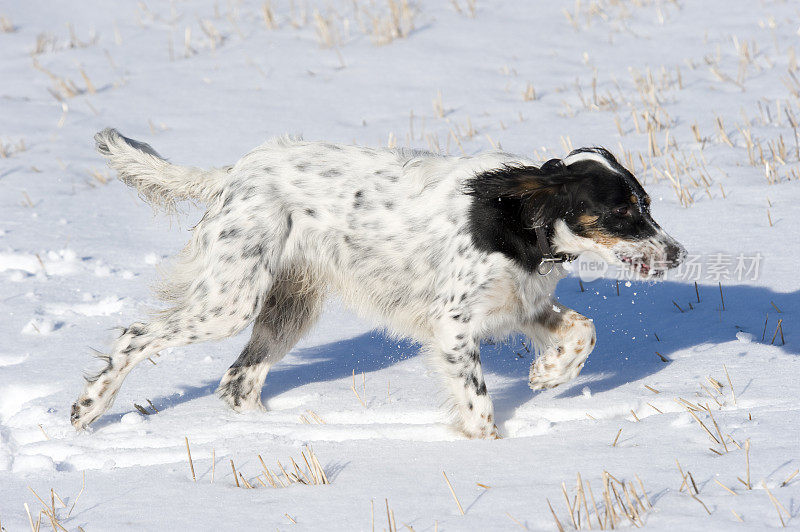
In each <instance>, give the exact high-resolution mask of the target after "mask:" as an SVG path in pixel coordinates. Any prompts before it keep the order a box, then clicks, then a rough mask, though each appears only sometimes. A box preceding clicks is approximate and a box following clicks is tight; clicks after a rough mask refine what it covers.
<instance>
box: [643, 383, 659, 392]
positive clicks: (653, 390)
mask: <svg viewBox="0 0 800 532" xmlns="http://www.w3.org/2000/svg"><path fill="white" fill-rule="evenodd" d="M644 387H645V388H647V389H648V390H650V391H651V392H653V393H661V392H660V391H658V390H656V389H655V388H653V387H652V386H648V385H647V384H645V385H644Z"/></svg>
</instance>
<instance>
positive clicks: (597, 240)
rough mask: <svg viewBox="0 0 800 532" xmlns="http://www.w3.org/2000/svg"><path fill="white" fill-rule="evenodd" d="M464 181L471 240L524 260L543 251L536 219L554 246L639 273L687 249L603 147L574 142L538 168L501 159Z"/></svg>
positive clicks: (661, 266)
mask: <svg viewBox="0 0 800 532" xmlns="http://www.w3.org/2000/svg"><path fill="white" fill-rule="evenodd" d="M467 187H468V188H467V193H468V194H470V195H472V196H474V197H475V201H474V202H473V206H472V209H471V213H470V224H471V229H472V233H473V237H474V239H475V242H476V244H477V245H478V246H479V247H481V248H483V249H487V250H488V249H491V250H492V251H500V252H502V253H504V254H506V255H507V256H510V257H511V258H513V259H515V260H517V261H518V262H520V263H522V264H523V265H525V266H526V267H529V268H530V267H534V268H535V267H536V266H537V265H538V264H539V262H540V261H541V259H542V253H541V249H542V246H541V245H540V243H538V242H536V238H537V236H536V233H537V232H536V231H534V230H533V229H534V228H535V227H537V226H539V227H542V228H543V229H544V232H543V233H542V232H541V231H540V232H539V233H540V234H546V235H547V239H548V242H547V244H548V246H549V248H550V249H552V251H553V252H554V253H556V254H564V255H579V254H580V253H582V252H585V251H592V252H594V253H596V254H598V255H599V256H601V257H602V258H603V259H604V260H605V261H607V262H609V263H611V264H617V265H620V266H621V267H625V268H628V269H630V270H632V271H633V273H634V274H636V275H638V276H640V277H645V278H652V277H657V276H660V275H662V274H663V273H664V272H665V271H666V270H668V269H670V268H674V267H676V266H678V265H679V264H680V263H681V262H682V260H683V259H684V257H685V254H686V252H685V250H684V249H683V247H682V246H681V245H680V244H679V243H678V242H677V241H676V240H675V239H673V238H672V237H670V236H669V235H668V234H667V233H666V232H664V230H663V229H661V227H659V225H658V224H657V223H656V222H655V220H653V218H652V216H651V215H650V196H648V195H647V193H646V192H645V190H644V189H643V188H642V186H641V185H640V184H639V182H638V181H637V180H636V178H635V177H634V176H633V175H632V174H631V173H630V172H629V171H627V170H626V169H625V168H623V167H622V165H620V164H619V163H618V162H617V160H616V159H615V158H614V156H613V155H611V153H609V152H608V151H606V150H604V149H602V148H582V149H579V150H575V151H573V152H572V153H570V154H569V155H568V156H567V157H566V158H564V159H551V160H549V161H547V162H546V163H544V164H543V165H542V166H541V167H539V168H536V167H532V166H505V167H503V168H500V169H498V170H493V171H490V172H486V173H483V174H480V175H477V176H475V177H474V178H473V179H471V180H470V181H469V182H468V184H467Z"/></svg>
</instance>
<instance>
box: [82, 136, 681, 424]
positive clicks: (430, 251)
mask: <svg viewBox="0 0 800 532" xmlns="http://www.w3.org/2000/svg"><path fill="white" fill-rule="evenodd" d="M95 140H96V142H97V149H98V151H99V152H100V153H101V154H102V155H104V156H105V157H106V158H107V159H108V162H109V165H110V166H111V167H112V168H113V169H114V170H116V171H117V172H118V174H119V177H120V179H121V180H122V181H123V182H125V183H126V184H128V185H130V186H132V187H134V188H136V189H137V190H138V191H139V193H140V195H141V196H142V197H143V198H144V199H145V200H147V201H148V202H150V203H151V204H153V205H155V206H159V207H162V208H164V209H165V210H167V211H171V210H173V209H174V208H175V206H176V202H179V201H182V200H195V201H198V202H202V203H204V204H205V205H206V209H207V210H206V212H205V215H204V216H203V218H202V220H201V221H200V222H199V223H198V224H197V226H196V227H195V228H194V229H193V234H192V238H191V241H190V242H189V244H188V245H187V246H186V248H185V249H184V250H183V251H182V252H181V254H180V255H179V257H178V258H177V260H176V263H175V265H174V267H173V269H172V271H171V272H170V273H169V274H168V275H167V276H166V278H165V280H164V283H163V285H162V286H161V289H160V291H159V294H160V296H161V297H162V298H163V299H164V300H165V301H166V302H167V303H168V304H169V306H168V307H167V308H166V309H164V310H162V311H160V312H159V313H157V314H156V315H154V316H153V317H152V319H151V320H150V321H148V322H146V323H133V324H132V325H130V326H129V327H127V328H126V329H124V330H123V332H122V334H121V335H120V336H119V338H117V339H116V341H115V342H114V344H113V346H112V347H111V351H110V353H109V354H108V355H107V356H105V357H103V358H104V359H105V361H106V366H105V367H104V368H103V369H102V370H101V371H100V372H99V373H98V374H97V375H95V376H93V377H91V378H89V379H87V383H86V387H85V389H84V391H83V394H82V395H81V396H80V397H79V398H78V400H77V401H76V402H75V404H74V405H73V406H72V411H71V421H72V424H73V425H74V426H75V427H76V428H77V429H83V428H85V427H87V426H88V425H89V424H90V423H92V422H93V421H95V420H96V419H97V418H98V417H99V416H100V415H101V414H103V412H105V411H106V410H107V409H108V408H109V407H110V406H111V404H112V402H113V401H114V397H115V396H116V394H117V391H118V390H119V388H120V385H121V384H122V381H123V380H124V378H125V376H126V375H127V374H128V372H130V371H131V370H132V369H133V367H134V366H135V365H136V364H138V363H139V362H142V361H143V360H145V359H146V358H148V357H150V356H153V355H154V354H156V353H158V352H159V351H161V350H163V349H165V348H167V347H173V346H180V345H186V344H191V343H194V342H202V341H206V340H218V339H221V338H225V337H229V336H232V335H235V334H236V333H238V332H240V331H241V330H243V329H244V328H245V327H247V326H248V324H250V323H251V322H252V323H253V332H252V336H251V337H250V340H249V342H248V343H247V345H246V347H245V348H244V350H243V351H242V353H241V354H240V355H239V358H238V359H237V360H236V361H235V362H234V363H233V365H232V366H231V367H230V368H229V369H228V371H227V372H226V373H225V375H224V376H223V377H222V381H221V383H220V385H219V389H218V394H219V396H220V397H221V398H222V399H223V400H224V401H225V402H226V403H228V405H229V406H230V407H231V408H233V409H234V410H236V411H243V410H247V409H263V408H264V407H263V406H262V404H261V397H260V396H261V388H262V386H263V384H264V380H265V378H266V376H267V372H268V371H269V369H270V367H272V366H273V365H274V364H276V363H278V361H280V360H281V358H282V357H283V356H284V355H286V353H287V352H288V351H289V350H290V349H292V347H293V346H294V345H295V343H297V341H298V340H299V339H300V338H301V337H302V336H303V334H304V333H306V331H308V330H309V328H310V327H311V326H312V325H313V324H314V322H315V320H317V318H318V317H319V315H320V310H321V309H322V306H323V302H324V301H325V298H326V295H327V294H328V292H329V290H330V291H333V292H335V293H336V294H338V296H339V297H341V298H342V300H343V301H344V302H345V303H346V304H348V305H349V306H351V307H352V308H353V309H355V311H356V312H358V313H359V314H361V315H365V316H368V317H369V318H373V319H375V318H377V319H379V320H380V321H381V323H382V324H383V325H384V326H385V327H386V328H387V330H388V331H389V332H390V333H391V334H394V335H397V336H404V337H409V338H411V339H413V340H415V341H417V342H419V343H421V344H422V345H423V346H424V350H425V351H426V352H427V353H428V355H429V357H430V358H431V359H432V360H433V361H434V363H435V366H436V367H437V369H438V370H439V373H440V374H441V376H442V377H443V380H444V383H445V387H446V389H447V391H448V392H449V398H450V401H451V405H452V409H453V413H454V417H455V419H456V424H457V427H458V428H459V429H460V431H461V432H462V433H463V434H464V435H466V436H467V437H470V438H490V437H497V436H498V434H497V427H496V425H495V420H494V413H493V407H492V401H491V399H490V397H489V394H488V392H487V390H486V384H485V382H484V376H483V371H482V369H481V359H480V353H479V347H480V342H481V339H483V338H487V337H502V336H506V335H508V334H510V333H514V332H521V333H523V334H525V335H527V336H528V337H529V338H530V339H532V340H533V342H534V344H535V346H536V347H537V352H538V357H537V358H536V360H535V362H533V364H532V366H531V369H530V376H529V380H530V387H531V388H532V389H534V390H538V389H543V388H552V387H554V386H558V385H559V384H561V383H564V382H567V381H569V380H570V379H572V378H574V377H575V376H577V375H578V373H580V371H581V368H583V365H584V362H585V361H586V357H587V356H589V353H590V352H591V351H592V349H593V348H594V345H595V329H594V325H593V324H592V321H591V320H590V319H588V318H586V317H584V316H582V315H580V314H578V313H577V312H575V311H573V310H571V309H568V308H566V307H564V306H562V305H560V304H559V303H558V302H557V301H555V300H554V295H553V294H554V291H555V288H556V283H558V281H559V280H560V279H561V278H562V277H564V275H565V274H566V272H565V270H564V268H563V267H562V265H561V262H563V261H564V260H569V259H571V258H574V257H575V256H577V255H578V254H580V253H581V252H584V251H592V252H594V253H596V254H598V255H600V256H601V257H603V259H604V260H606V261H607V262H609V263H614V264H618V265H620V266H622V267H624V268H628V269H630V270H633V272H634V273H635V274H636V275H638V276H640V277H645V278H652V277H655V276H658V275H660V274H662V273H663V271H664V270H666V269H668V268H671V267H674V266H677V265H678V264H679V263H680V261H681V260H682V259H683V257H684V255H685V252H684V250H683V248H682V247H681V246H680V244H678V243H677V242H676V241H675V240H674V239H672V238H671V237H670V236H668V235H667V234H666V233H665V232H664V231H663V230H662V229H661V228H660V227H659V226H658V224H657V223H656V222H655V221H654V220H653V218H652V217H651V216H650V207H649V205H650V198H649V197H648V195H647V193H646V192H645V191H644V189H643V188H642V186H641V185H640V184H639V182H638V181H637V180H636V178H635V177H634V176H633V175H631V173H630V172H628V171H627V170H626V169H625V168H623V167H622V166H621V165H620V164H619V163H618V162H617V161H616V160H615V159H614V157H613V156H612V155H611V154H610V153H609V152H608V151H606V150H604V149H602V148H584V149H579V150H575V151H573V152H572V153H570V154H569V156H567V157H566V158H564V159H562V160H558V159H552V160H549V161H547V162H546V163H544V164H542V165H537V164H535V163H534V162H533V161H531V160H529V159H526V158H523V157H519V156H516V155H510V154H507V153H487V154H483V155H478V156H474V157H450V156H439V155H433V154H430V153H425V152H419V151H406V150H397V149H388V148H383V149H371V148H365V147H358V146H345V145H340V144H330V143H324V142H307V141H303V140H297V139H289V138H280V139H277V140H271V141H269V142H267V143H265V144H263V145H261V146H259V147H258V148H256V149H254V150H253V151H251V152H250V153H248V154H247V155H245V156H244V157H242V159H241V160H240V161H239V162H237V163H236V164H235V165H233V166H232V167H226V168H220V169H217V168H214V169H210V170H202V169H198V168H190V167H182V166H177V165H174V164H171V163H169V162H167V161H166V160H164V159H163V158H162V157H160V156H159V155H158V154H157V153H156V152H155V151H154V150H153V149H152V148H151V147H150V146H149V145H147V144H144V143H140V142H137V141H134V140H131V139H128V138H126V137H124V136H122V135H120V134H119V133H118V132H117V131H116V130H113V129H106V130H104V131H101V132H99V133H98V134H97V135H96V136H95Z"/></svg>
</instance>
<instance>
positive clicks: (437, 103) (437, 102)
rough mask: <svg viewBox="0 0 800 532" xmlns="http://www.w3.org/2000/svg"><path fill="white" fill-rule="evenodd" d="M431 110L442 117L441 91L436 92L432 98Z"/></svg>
mask: <svg viewBox="0 0 800 532" xmlns="http://www.w3.org/2000/svg"><path fill="white" fill-rule="evenodd" d="M433 112H434V114H436V116H437V117H439V118H444V104H443V103H442V91H441V90H439V91H437V92H436V98H435V99H434V100H433Z"/></svg>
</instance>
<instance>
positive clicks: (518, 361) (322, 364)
mask: <svg viewBox="0 0 800 532" xmlns="http://www.w3.org/2000/svg"><path fill="white" fill-rule="evenodd" d="M698 291H699V298H700V301H699V302H698V300H697V299H698V295H697V293H696V292H695V286H694V284H684V283H678V282H672V281H663V282H658V283H645V282H633V281H631V282H630V283H623V282H620V283H619V295H617V283H616V281H613V280H607V279H600V280H597V281H594V282H591V283H585V284H584V285H583V291H581V289H580V285H579V283H578V280H577V279H576V278H574V277H569V278H567V279H564V280H563V281H561V283H559V287H558V291H557V295H558V299H559V301H560V302H561V303H563V304H564V305H566V306H568V307H570V308H573V309H575V310H576V311H578V312H580V313H581V314H584V315H585V316H588V317H590V318H592V319H593V320H594V323H595V327H596V330H597V346H596V347H595V349H594V352H593V353H592V354H591V356H590V357H589V359H588V361H587V362H586V366H585V367H584V369H583V371H582V373H581V377H580V378H579V379H578V381H577V382H573V383H568V384H565V385H562V386H563V391H561V392H560V393H557V395H555V397H556V398H559V397H574V396H577V395H580V394H581V391H582V388H583V387H584V386H588V387H589V388H590V390H591V391H592V392H593V393H597V392H603V391H607V390H611V389H614V388H616V387H618V386H620V385H623V384H625V383H628V382H631V381H637V380H640V379H643V378H645V377H647V376H649V375H652V374H654V373H657V372H659V371H660V370H662V369H663V368H665V367H666V366H667V365H668V364H669V363H670V360H671V359H672V355H673V353H675V352H677V351H682V350H685V349H687V348H688V349H690V351H689V352H688V354H687V352H686V351H683V352H682V354H681V356H691V352H692V350H694V352H702V351H708V350H713V349H714V347H715V345H716V344H720V343H723V342H729V341H736V340H737V333H740V332H741V333H744V334H743V335H740V337H741V340H740V341H742V342H743V343H742V344H741V352H740V353H739V354H738V356H746V354H747V350H748V346H747V343H746V342H747V341H748V339H751V341H752V342H753V343H765V344H770V343H773V344H774V345H776V346H779V347H780V349H782V350H784V351H785V352H788V353H791V354H795V355H796V354H800V351H799V348H800V344H798V342H796V341H795V340H794V336H790V335H792V334H796V332H797V331H798V330H800V322H799V321H800V320H798V315H799V311H800V294H798V292H794V293H779V292H774V291H772V290H770V289H768V288H760V287H754V286H746V285H739V286H725V285H723V286H722V298H721V297H720V290H719V287H718V286H716V285H711V286H709V285H701V286H699V289H698ZM723 301H724V310H723V308H722V307H723ZM779 311H780V312H779ZM778 320H783V322H782V330H783V338H781V331H780V330H779V329H776V326H777V323H778ZM765 321H766V329H765V327H764V323H765ZM773 336H774V342H773ZM762 338H763V340H762ZM523 342H526V339H525V338H524V337H514V338H511V339H509V341H507V342H504V343H501V344H496V345H492V344H484V346H483V347H482V350H481V360H482V363H483V367H484V371H485V372H486V373H488V374H496V375H500V376H502V377H506V378H512V379H513V380H514V384H512V385H510V386H506V387H505V388H503V389H500V390H492V389H491V386H490V392H491V393H492V396H493V399H494V402H495V407H496V410H497V413H498V418H499V419H500V420H501V421H503V420H504V419H506V418H508V417H510V416H511V415H513V412H514V410H515V409H516V408H517V407H519V406H520V405H521V404H523V403H525V402H527V401H529V400H531V398H532V397H533V392H531V390H530V389H529V388H528V370H529V367H530V364H531V361H532V360H533V356H534V355H533V353H529V352H527V351H526V350H525V349H524V346H523ZM526 343H527V342H526ZM418 352H419V346H417V345H415V344H414V343H412V342H409V341H403V340H400V341H398V340H394V339H391V338H389V337H387V336H386V335H384V334H382V333H380V332H378V331H373V332H371V333H367V334H362V335H360V336H356V337H353V338H349V339H346V340H342V341H337V342H332V343H329V344H323V345H320V346H315V347H310V348H303V349H297V350H295V351H294V352H293V355H295V356H292V357H289V358H288V360H286V361H284V362H281V363H279V364H277V365H276V366H275V367H274V368H272V369H271V370H270V373H269V375H268V377H267V381H266V384H265V386H264V390H263V400H264V402H265V403H266V402H268V401H269V400H270V399H271V398H273V397H276V396H278V395H280V394H282V393H284V392H286V391H289V390H292V389H294V388H298V387H300V386H304V385H306V384H310V383H313V382H320V381H330V380H337V379H343V378H347V377H350V376H351V375H352V374H353V372H354V371H355V373H356V375H358V374H360V373H362V372H364V373H366V374H369V373H371V372H375V371H378V370H381V369H384V368H387V367H390V366H392V365H394V364H396V363H397V362H399V361H401V360H404V359H407V358H409V357H413V356H416V355H417V354H418ZM658 353H660V355H661V356H659V354H658ZM519 355H522V357H520V356H519ZM662 356H663V358H664V359H666V360H667V362H664V361H663V360H662ZM726 361H727V360H726V359H723V358H720V360H719V366H720V368H721V366H722V364H724V363H725V362H726ZM427 372H428V368H427V367H426V366H425V365H422V364H421V365H420V366H419V378H430V377H427V376H426V375H425V373H427ZM393 384H394V385H395V386H397V388H398V389H399V388H402V383H401V382H398V383H396V384H395V383H393ZM216 386H217V382H216V381H213V382H212V381H207V382H205V383H203V384H202V385H200V386H195V387H186V388H184V389H183V393H181V394H180V395H172V396H169V397H160V398H158V399H157V400H156V401H154V402H155V404H156V406H157V407H158V408H159V409H161V408H169V407H171V406H175V405H177V404H180V403H183V402H186V401H190V400H192V399H195V398H198V397H203V396H206V395H210V394H213V393H214V390H215V389H216ZM342 393H346V392H344V391H343V392H342ZM432 401H434V402H437V401H438V400H437V399H432ZM437 404H438V402H437Z"/></svg>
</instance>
